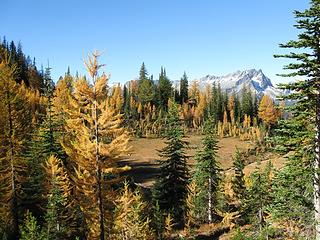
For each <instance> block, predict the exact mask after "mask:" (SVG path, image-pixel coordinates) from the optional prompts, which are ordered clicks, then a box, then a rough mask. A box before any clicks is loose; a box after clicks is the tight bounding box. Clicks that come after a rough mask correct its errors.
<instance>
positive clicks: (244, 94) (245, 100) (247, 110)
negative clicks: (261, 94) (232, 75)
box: [241, 86, 254, 119]
mask: <svg viewBox="0 0 320 240" xmlns="http://www.w3.org/2000/svg"><path fill="white" fill-rule="evenodd" d="M253 112H254V107H253V97H252V92H251V90H250V88H249V87H248V86H244V87H243V88H242V89H241V117H242V118H243V117H244V115H247V116H250V118H251V119H253Z"/></svg>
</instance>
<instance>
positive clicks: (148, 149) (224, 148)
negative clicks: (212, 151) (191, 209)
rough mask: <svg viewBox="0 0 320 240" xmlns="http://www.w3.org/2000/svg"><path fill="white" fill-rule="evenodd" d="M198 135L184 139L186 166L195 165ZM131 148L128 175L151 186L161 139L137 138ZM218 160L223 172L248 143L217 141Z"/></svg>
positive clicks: (156, 166)
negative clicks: (236, 151)
mask: <svg viewBox="0 0 320 240" xmlns="http://www.w3.org/2000/svg"><path fill="white" fill-rule="evenodd" d="M201 138H202V136H200V135H191V136H188V137H187V138H186V140H187V141H188V142H189V149H188V150H187V152H186V153H187V155H188V156H189V157H190V158H189V160H188V164H189V165H190V166H191V167H192V166H193V165H194V163H195V161H194V155H195V153H196V151H197V150H198V149H199V148H200V147H201ZM130 145H131V146H132V151H131V154H129V156H128V158H127V159H126V160H125V163H126V164H128V165H130V166H131V167H132V171H131V172H130V173H129V175H132V176H133V177H134V178H135V181H136V182H139V183H143V184H144V185H145V186H150V185H152V183H153V181H154V179H155V177H156V175H157V173H158V164H157V160H159V159H160V158H159V156H158V150H160V149H162V148H163V147H164V146H165V143H164V140H163V139H148V138H139V139H133V140H132V141H131V142H130ZM218 146H219V151H218V159H219V161H220V164H221V168H222V169H223V170H227V169H229V168H231V167H232V156H233V154H234V152H235V150H236V148H237V147H238V148H239V149H246V148H248V147H249V143H248V142H245V141H240V140H239V139H238V138H223V139H220V140H219V144H218Z"/></svg>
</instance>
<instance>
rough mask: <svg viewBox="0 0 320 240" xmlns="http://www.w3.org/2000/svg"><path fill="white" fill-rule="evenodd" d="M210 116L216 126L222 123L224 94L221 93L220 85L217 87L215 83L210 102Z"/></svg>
mask: <svg viewBox="0 0 320 240" xmlns="http://www.w3.org/2000/svg"><path fill="white" fill-rule="evenodd" d="M209 106H210V109H209V112H210V115H211V116H212V117H213V120H214V124H217V123H218V121H222V119H223V110H224V106H223V94H222V91H221V87H220V84H219V85H218V87H217V86H216V84H215V83H213V87H212V97H211V102H210V105H209Z"/></svg>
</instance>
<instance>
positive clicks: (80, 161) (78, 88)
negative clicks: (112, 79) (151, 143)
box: [63, 52, 129, 240]
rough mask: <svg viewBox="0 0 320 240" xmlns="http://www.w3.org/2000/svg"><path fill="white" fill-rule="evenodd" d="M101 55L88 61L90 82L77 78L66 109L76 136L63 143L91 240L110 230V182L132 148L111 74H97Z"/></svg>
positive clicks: (111, 204) (111, 200) (71, 129)
mask: <svg viewBox="0 0 320 240" xmlns="http://www.w3.org/2000/svg"><path fill="white" fill-rule="evenodd" d="M99 55H100V54H99V53H98V52H94V53H92V54H91V55H89V56H88V59H87V61H85V65H86V67H87V70H88V73H89V75H90V77H91V80H92V83H91V84H90V83H89V82H88V81H87V80H86V79H84V78H81V79H78V80H77V81H76V82H75V86H74V92H73V93H72V97H71V98H70V106H69V109H65V111H66V112H67V114H68V117H67V119H66V131H67V132H68V133H69V134H71V135H72V137H73V139H72V140H71V141H67V142H63V147H64V149H65V151H66V153H67V154H68V156H69V158H70V159H71V161H72V163H73V165H74V173H73V175H72V180H73V182H74V184H75V186H76V194H77V200H78V203H79V205H80V208H81V209H82V211H83V214H84V218H85V222H86V226H87V239H100V240H104V239H106V238H107V236H106V233H109V232H110V229H111V226H107V224H110V218H111V216H112V214H111V211H112V206H113V200H114V199H113V196H114V192H113V191H112V184H113V183H115V182H117V181H119V178H118V177H117V175H118V173H119V172H121V171H123V170H126V168H125V167H124V168H120V167H118V165H117V161H118V160H119V159H120V158H121V157H122V156H123V154H124V153H125V152H126V151H127V150H128V147H127V145H128V140H129V139H128V134H127V132H126V131H125V130H124V129H123V128H122V127H121V126H120V125H121V123H122V115H121V114H119V113H118V112H117V110H116V109H115V108H114V107H111V106H110V104H109V99H108V88H107V82H108V78H107V75H105V74H102V75H99V74H98V71H99V69H100V68H101V67H102V66H103V65H100V64H99V63H98V57H99ZM107 228H108V229H107ZM105 236H106V237H105Z"/></svg>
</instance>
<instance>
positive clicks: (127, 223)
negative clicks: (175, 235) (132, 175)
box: [114, 182, 154, 240]
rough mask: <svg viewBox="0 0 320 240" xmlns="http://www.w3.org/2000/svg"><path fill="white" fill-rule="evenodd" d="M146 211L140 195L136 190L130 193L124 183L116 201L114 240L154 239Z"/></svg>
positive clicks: (145, 205) (126, 184)
mask: <svg viewBox="0 0 320 240" xmlns="http://www.w3.org/2000/svg"><path fill="white" fill-rule="evenodd" d="M146 209H147V204H146V203H145V202H144V201H143V199H142V195H141V193H140V192H139V191H138V190H136V191H134V192H132V191H131V190H130V188H129V185H128V183H127V182H125V184H124V188H123V191H122V193H121V194H120V196H119V197H118V198H117V199H116V210H115V215H116V216H115V226H114V239H116V240H130V239H141V240H149V239H150V240H151V239H154V236H153V232H152V231H151V229H150V226H149V225H150V220H149V218H148V217H147V216H146V215H147V214H146Z"/></svg>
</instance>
